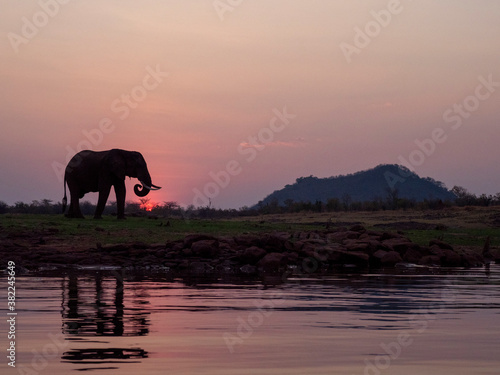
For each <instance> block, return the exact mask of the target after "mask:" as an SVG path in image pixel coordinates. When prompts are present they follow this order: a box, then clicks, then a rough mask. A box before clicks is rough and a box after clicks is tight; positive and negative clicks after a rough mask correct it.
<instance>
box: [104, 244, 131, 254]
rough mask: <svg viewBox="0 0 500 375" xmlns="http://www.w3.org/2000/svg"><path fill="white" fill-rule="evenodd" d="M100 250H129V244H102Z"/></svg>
mask: <svg viewBox="0 0 500 375" xmlns="http://www.w3.org/2000/svg"><path fill="white" fill-rule="evenodd" d="M101 249H102V251H105V252H119V251H122V252H124V251H129V249H130V248H129V246H128V245H125V244H118V245H104V246H102V247H101Z"/></svg>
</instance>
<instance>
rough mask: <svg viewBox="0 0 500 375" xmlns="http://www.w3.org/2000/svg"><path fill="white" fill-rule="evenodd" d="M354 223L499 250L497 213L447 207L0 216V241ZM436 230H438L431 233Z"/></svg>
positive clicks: (74, 240) (82, 244) (61, 242)
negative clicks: (232, 214)
mask: <svg viewBox="0 0 500 375" xmlns="http://www.w3.org/2000/svg"><path fill="white" fill-rule="evenodd" d="M327 222H329V223H330V226H331V227H332V228H334V227H335V226H339V225H343V226H348V227H349V226H350V225H354V224H355V223H360V224H362V225H364V226H365V227H366V228H368V229H373V230H377V231H396V230H401V231H403V232H404V234H405V235H407V236H408V237H409V238H410V239H411V240H412V241H413V242H416V243H418V244H420V245H427V244H428V243H429V241H430V240H431V239H434V238H438V239H441V240H443V241H445V242H448V243H450V244H452V245H456V246H467V247H475V248H478V249H479V248H482V247H483V246H484V243H485V241H486V238H487V237H488V236H489V237H490V238H491V245H492V246H497V247H498V246H500V208H496V207H493V208H473V209H471V208H452V209H446V210H440V211H377V212H335V213H306V214H304V213H301V214H280V215H264V216H255V217H245V218H236V219H232V220H199V219H191V220H184V219H174V218H158V219H151V218H146V217H129V218H127V220H116V218H114V217H105V218H103V219H102V220H93V219H91V218H90V217H89V218H87V219H85V220H76V219H73V220H70V219H67V218H65V217H63V216H62V215H28V214H4V215H0V241H4V240H9V241H13V242H16V243H20V244H25V245H26V246H30V245H32V244H33V243H36V242H37V241H40V242H42V241H46V242H47V243H48V244H51V245H57V246H68V247H73V248H89V247H91V246H95V245H96V243H101V244H102V245H105V244H117V243H130V242H146V243H149V244H152V243H165V242H168V241H174V240H178V239H181V238H183V237H185V236H186V235H188V234H193V233H197V234H202V233H203V234H211V235H217V236H232V235H237V234H241V233H262V232H271V231H274V230H277V231H288V230H314V229H324V228H325V225H326V223H327ZM405 223H420V224H427V225H428V226H429V228H430V229H412V228H407V227H405V226H404V225H402V224H405ZM435 228H440V229H435Z"/></svg>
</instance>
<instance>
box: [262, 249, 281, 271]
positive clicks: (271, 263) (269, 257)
mask: <svg viewBox="0 0 500 375" xmlns="http://www.w3.org/2000/svg"><path fill="white" fill-rule="evenodd" d="M257 265H258V267H259V269H262V270H264V271H267V272H270V271H279V269H280V268H282V267H284V266H285V265H286V257H285V255H283V254H282V253H269V254H266V256H265V257H264V258H262V259H261V260H260V261H259V263H258V264H257Z"/></svg>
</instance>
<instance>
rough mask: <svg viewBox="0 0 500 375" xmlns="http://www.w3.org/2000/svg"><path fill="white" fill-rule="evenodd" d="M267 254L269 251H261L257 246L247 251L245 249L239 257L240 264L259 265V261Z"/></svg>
mask: <svg viewBox="0 0 500 375" xmlns="http://www.w3.org/2000/svg"><path fill="white" fill-rule="evenodd" d="M266 254H267V251H266V250H264V249H261V248H260V247H257V246H251V247H249V248H247V249H245V250H244V251H243V252H242V253H241V254H240V256H239V259H240V262H241V263H243V264H246V263H248V264H251V265H255V264H257V263H258V261H259V260H261V259H262V258H264V256H265V255H266Z"/></svg>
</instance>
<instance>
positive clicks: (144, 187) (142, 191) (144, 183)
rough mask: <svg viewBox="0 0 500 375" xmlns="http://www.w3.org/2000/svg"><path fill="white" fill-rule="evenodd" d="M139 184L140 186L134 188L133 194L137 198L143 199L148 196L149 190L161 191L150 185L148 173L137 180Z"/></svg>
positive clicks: (157, 187)
mask: <svg viewBox="0 0 500 375" xmlns="http://www.w3.org/2000/svg"><path fill="white" fill-rule="evenodd" d="M139 182H140V183H141V184H137V185H135V186H134V193H135V195H137V196H138V197H145V196H146V195H148V194H149V191H150V190H159V189H161V187H159V186H156V185H153V184H152V182H151V177H150V176H149V173H148V174H147V175H146V176H144V178H139Z"/></svg>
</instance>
